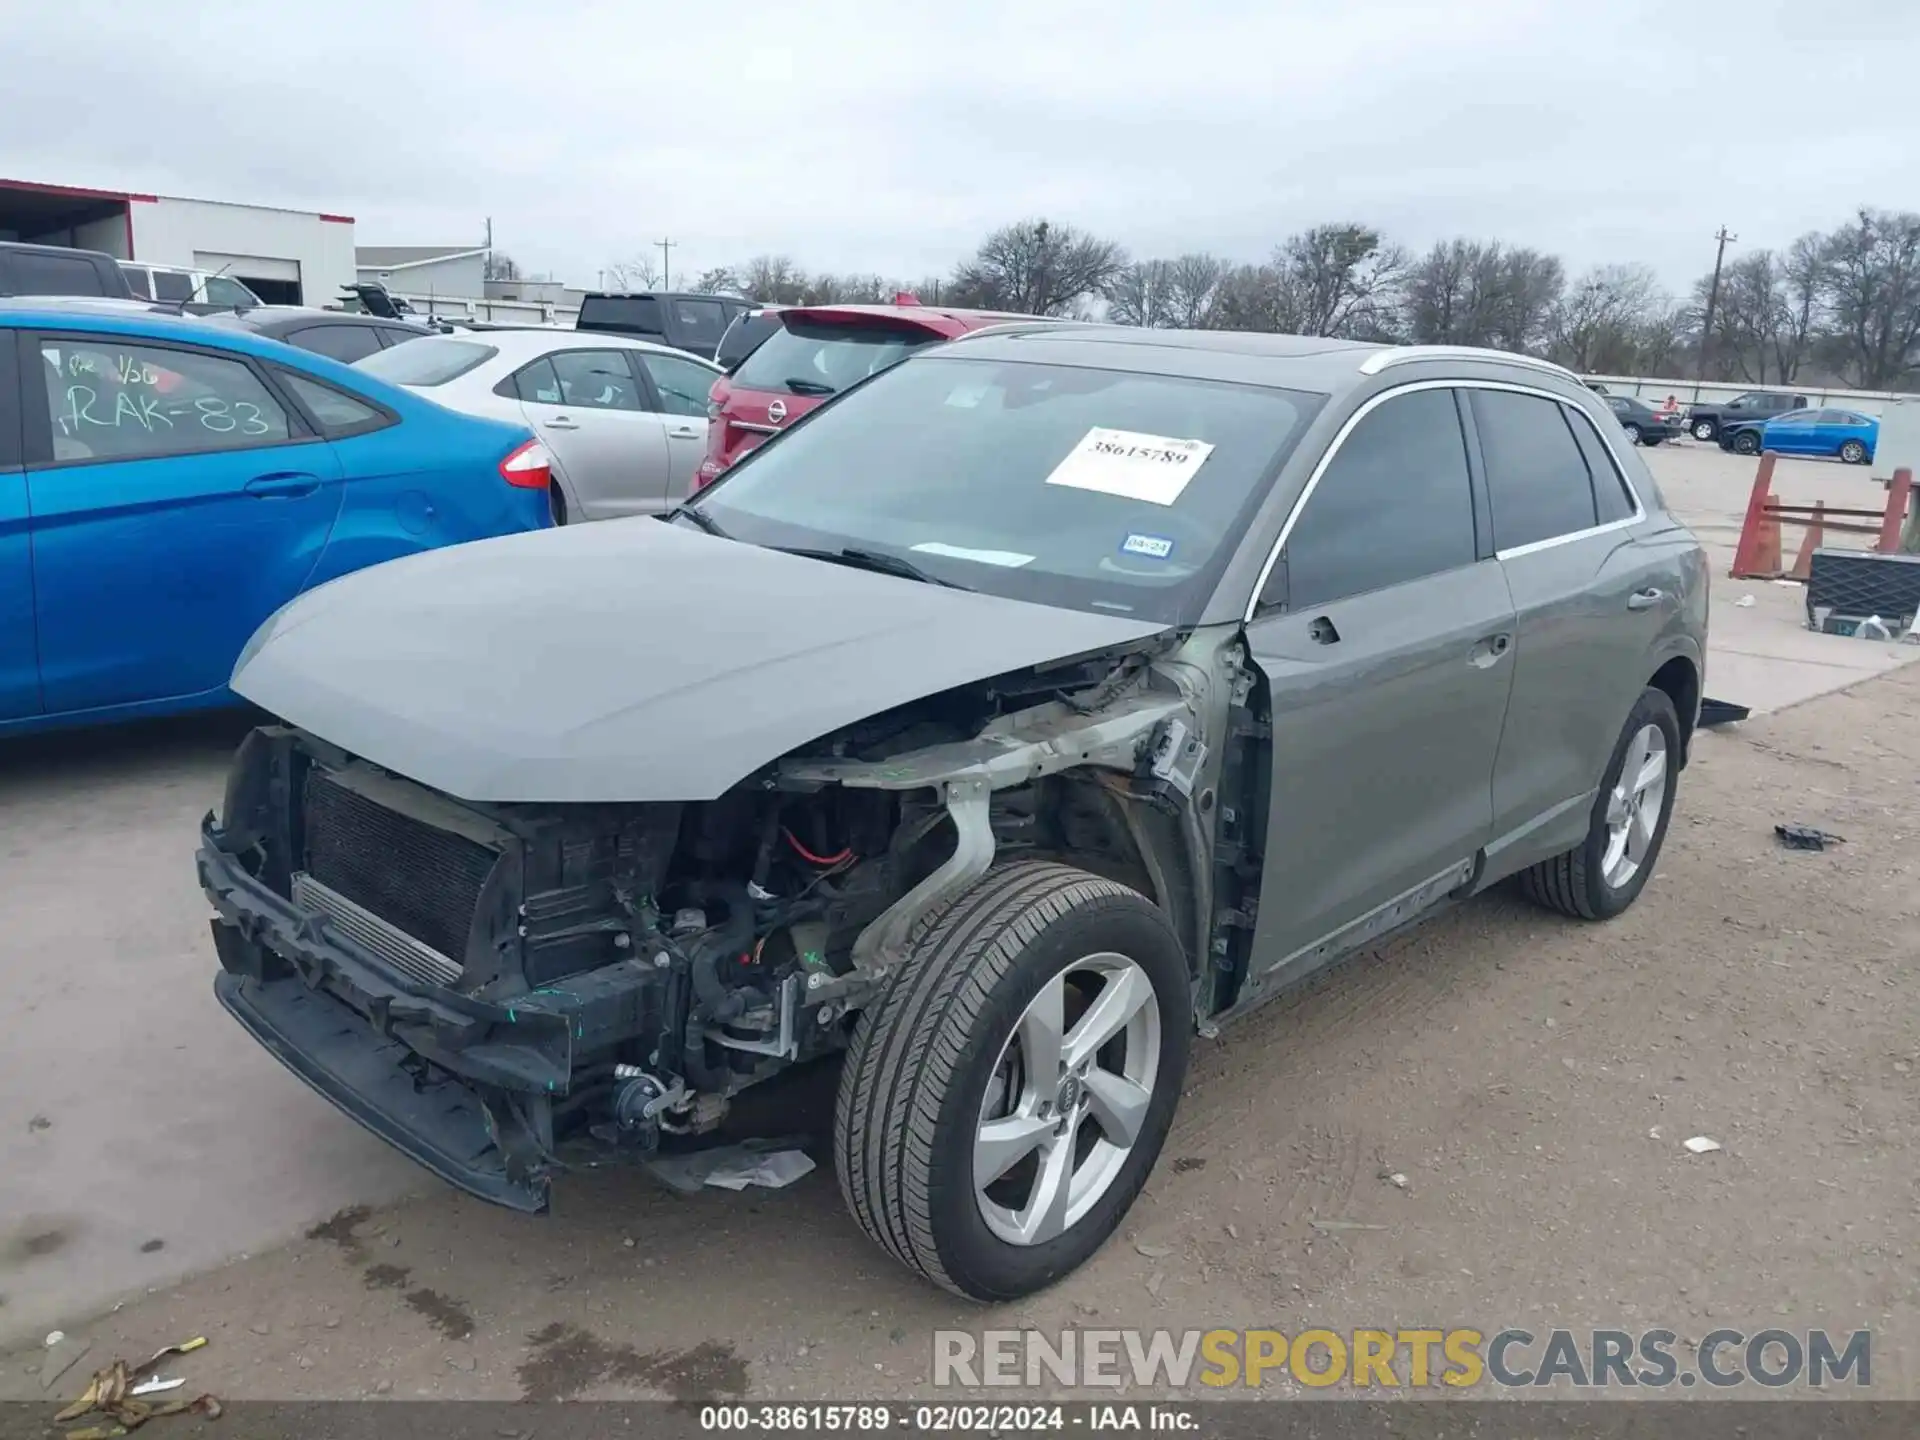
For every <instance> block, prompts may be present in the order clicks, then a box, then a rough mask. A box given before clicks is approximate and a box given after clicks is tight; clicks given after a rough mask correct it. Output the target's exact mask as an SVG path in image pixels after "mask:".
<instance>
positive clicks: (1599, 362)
mask: <svg viewBox="0 0 1920 1440" xmlns="http://www.w3.org/2000/svg"><path fill="white" fill-rule="evenodd" d="M1671 303H1672V302H1671V301H1670V300H1669V299H1668V298H1667V297H1666V296H1665V295H1663V294H1662V293H1661V291H1660V286H1659V283H1658V281H1657V280H1656V279H1655V278H1654V274H1653V272H1652V271H1651V270H1650V269H1648V268H1647V267H1646V266H1644V265H1600V266H1596V267H1595V268H1594V269H1592V270H1589V271H1588V272H1587V273H1586V274H1585V275H1584V276H1582V277H1581V279H1580V280H1579V281H1578V282H1577V283H1576V284H1574V285H1573V286H1572V287H1571V288H1570V289H1568V291H1567V292H1566V294H1565V295H1564V296H1562V297H1561V301H1560V304H1559V306H1558V308H1557V309H1556V311H1555V313H1554V320H1553V332H1554V334H1553V352H1554V354H1555V357H1556V358H1557V359H1559V360H1560V361H1561V362H1562V363H1563V364H1565V365H1567V366H1569V367H1571V368H1572V369H1574V370H1577V371H1579V372H1581V373H1583V374H1596V373H1599V374H1620V373H1622V372H1625V371H1630V370H1631V369H1632V368H1633V366H1634V364H1635V362H1636V360H1637V357H1638V354H1639V350H1640V347H1641V344H1642V343H1643V341H1644V338H1645V330H1646V326H1647V324H1648V322H1649V320H1650V319H1651V318H1652V317H1654V316H1655V315H1657V314H1658V313H1659V312H1660V311H1661V310H1663V309H1666V308H1670V307H1671Z"/></svg>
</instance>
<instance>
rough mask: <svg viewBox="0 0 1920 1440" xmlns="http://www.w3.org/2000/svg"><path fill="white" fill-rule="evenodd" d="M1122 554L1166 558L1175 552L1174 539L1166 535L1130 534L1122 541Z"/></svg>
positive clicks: (1156, 558) (1157, 558) (1154, 558)
mask: <svg viewBox="0 0 1920 1440" xmlns="http://www.w3.org/2000/svg"><path fill="white" fill-rule="evenodd" d="M1120 553H1121V554H1122V555H1145V556H1147V557H1148V558H1149V559H1153V560H1165V559H1166V558H1167V557H1168V556H1170V555H1172V554H1173V541H1171V540H1169V539H1167V537H1166V536H1164V535H1129V536H1127V538H1126V539H1125V540H1123V541H1122V542H1121V543H1120Z"/></svg>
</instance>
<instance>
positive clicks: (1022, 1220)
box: [973, 952, 1160, 1246]
mask: <svg viewBox="0 0 1920 1440" xmlns="http://www.w3.org/2000/svg"><path fill="white" fill-rule="evenodd" d="M1159 1069H1160V1003H1159V1001H1158V999H1157V998H1156V997H1155V995H1154V991H1153V982H1152V980H1151V979H1149V978H1148V976H1147V972H1146V971H1145V970H1143V969H1142V968H1141V967H1140V966H1139V965H1138V964H1137V963H1135V962H1134V961H1133V960H1130V959H1129V958H1127V957H1126V956H1125V955H1119V954H1115V953H1112V952H1103V953H1101V954H1097V955H1088V956H1086V957H1085V958H1083V959H1080V960H1076V961H1074V962H1073V963H1072V964H1070V965H1068V966H1067V967H1066V969H1064V970H1062V971H1061V972H1060V973H1058V974H1056V975H1054V976H1052V977H1051V978H1050V979H1048V980H1047V982H1046V983H1045V984H1044V985H1042V986H1041V987H1040V992H1039V993H1038V994H1037V995H1035V996H1034V997H1033V999H1032V1000H1031V1001H1030V1002H1028V1005H1027V1008H1026V1009H1025V1010H1024V1011H1022V1012H1021V1015H1020V1019H1019V1020H1018V1022H1016V1023H1015V1025H1014V1027H1013V1032H1012V1034H1010V1035H1009V1036H1008V1037H1007V1041H1006V1044H1005V1045H1003V1046H1002V1047H1001V1051H1000V1058H999V1060H998V1061H997V1062H996V1063H995V1065H994V1069H993V1076H992V1078H991V1079H990V1080H989V1082H988V1084H987V1091H986V1095H985V1096H984V1098H983V1100H982V1103H981V1107H980V1119H979V1123H978V1125H977V1127H976V1129H975V1133H974V1142H973V1184H974V1196H975V1200H976V1202H977V1203H978V1205H979V1208H980V1215H981V1218H982V1219H983V1220H985V1222H986V1224H987V1228H988V1229H989V1230H991V1231H992V1232H993V1233H994V1234H995V1235H996V1236H998V1237H999V1238H1000V1239H1001V1240H1004V1241H1006V1242H1007V1243H1008V1244H1010V1245H1023V1246H1024V1245H1040V1244H1044V1243H1045V1242H1047V1241H1049V1240H1052V1239H1054V1238H1056V1237H1057V1236H1059V1235H1062V1234H1064V1233H1065V1232H1066V1231H1068V1230H1070V1229H1071V1228H1072V1227H1073V1226H1074V1225H1075V1224H1077V1223H1078V1222H1079V1221H1080V1220H1081V1219H1082V1218H1083V1217H1084V1216H1085V1215H1086V1213H1087V1212H1088V1211H1089V1210H1090V1209H1092V1208H1093V1206H1094V1205H1095V1204H1097V1203H1098V1201H1099V1200H1100V1197H1101V1196H1102V1195H1104V1194H1106V1193H1107V1191H1108V1189H1109V1188H1110V1187H1111V1186H1112V1185H1113V1182H1114V1181H1115V1180H1116V1179H1117V1178H1118V1177H1119V1175H1120V1172H1121V1170H1122V1168H1123V1167H1124V1166H1125V1165H1126V1162H1127V1157H1128V1156H1129V1155H1130V1154H1131V1153H1132V1151H1133V1147H1134V1144H1135V1142H1136V1141H1137V1140H1138V1139H1139V1137H1140V1133H1141V1127H1142V1125H1143V1124H1144V1122H1145V1120H1146V1116H1147V1109H1148V1106H1149V1105H1150V1104H1151V1103H1152V1101H1153V1095H1154V1084H1155V1081H1156V1080H1157V1079H1158V1076H1159Z"/></svg>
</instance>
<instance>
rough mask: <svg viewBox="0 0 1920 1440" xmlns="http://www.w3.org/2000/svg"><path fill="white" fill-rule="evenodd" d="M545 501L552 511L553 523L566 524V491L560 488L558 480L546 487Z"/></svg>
mask: <svg viewBox="0 0 1920 1440" xmlns="http://www.w3.org/2000/svg"><path fill="white" fill-rule="evenodd" d="M547 501H548V505H549V507H550V508H551V509H552V511H553V523H554V524H555V525H564V524H566V523H567V492H566V491H564V490H562V489H561V488H560V486H559V484H558V482H556V483H554V484H552V485H550V486H548V487H547Z"/></svg>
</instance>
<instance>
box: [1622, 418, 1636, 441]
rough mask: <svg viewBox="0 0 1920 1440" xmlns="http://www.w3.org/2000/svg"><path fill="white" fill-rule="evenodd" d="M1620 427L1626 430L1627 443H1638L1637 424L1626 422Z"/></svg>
mask: <svg viewBox="0 0 1920 1440" xmlns="http://www.w3.org/2000/svg"><path fill="white" fill-rule="evenodd" d="M1620 428H1621V429H1622V430H1625V431H1626V432H1627V443H1628V444H1629V445H1638V444H1639V443H1640V427H1639V426H1638V425H1635V424H1633V423H1632V422H1628V423H1627V424H1625V425H1622V426H1621V427H1620Z"/></svg>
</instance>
